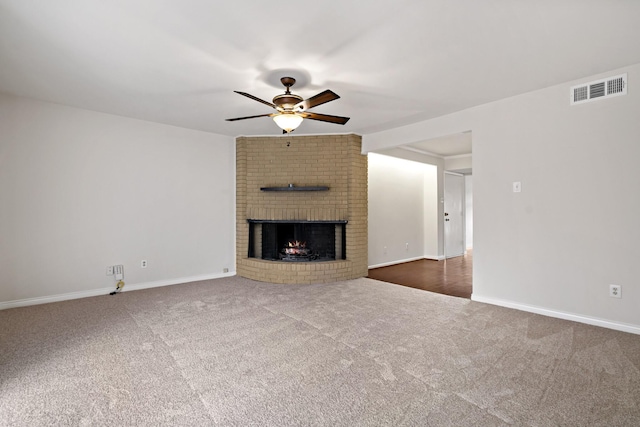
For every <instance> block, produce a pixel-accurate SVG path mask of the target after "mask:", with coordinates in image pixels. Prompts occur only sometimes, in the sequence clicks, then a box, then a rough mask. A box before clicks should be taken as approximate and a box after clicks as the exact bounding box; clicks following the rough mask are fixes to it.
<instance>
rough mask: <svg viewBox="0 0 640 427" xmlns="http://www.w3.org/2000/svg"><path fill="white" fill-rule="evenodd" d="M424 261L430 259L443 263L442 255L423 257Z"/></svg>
mask: <svg viewBox="0 0 640 427" xmlns="http://www.w3.org/2000/svg"><path fill="white" fill-rule="evenodd" d="M424 259H432V260H434V261H444V255H425V256H424Z"/></svg>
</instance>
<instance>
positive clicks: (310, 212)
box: [236, 134, 367, 284]
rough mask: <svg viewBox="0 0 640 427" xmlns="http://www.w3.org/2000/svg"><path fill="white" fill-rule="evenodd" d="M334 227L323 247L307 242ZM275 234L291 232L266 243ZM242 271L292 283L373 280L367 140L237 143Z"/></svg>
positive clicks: (239, 270)
mask: <svg viewBox="0 0 640 427" xmlns="http://www.w3.org/2000/svg"><path fill="white" fill-rule="evenodd" d="M327 225H329V226H330V227H332V228H330V230H333V231H330V232H329V238H327V237H323V238H321V239H320V240H321V241H322V244H320V243H316V247H313V246H312V244H310V243H307V242H306V239H307V238H310V237H311V236H312V235H314V234H318V231H316V230H320V229H326V227H327ZM268 230H284V231H279V232H276V234H275V235H274V236H275V237H267V238H266V239H267V240H269V241H267V242H264V241H263V236H267V235H268V233H266V232H267V231H268ZM306 230H312V231H309V232H307V231H306ZM287 233H289V234H287ZM331 233H335V235H331ZM325 234H327V233H325ZM306 235H308V236H309V237H305V238H304V240H305V241H304V242H302V241H299V240H302V238H299V237H297V236H306ZM278 236H284V237H278ZM282 239H284V240H282ZM271 240H273V242H271ZM281 240H282V241H281ZM282 242H285V243H284V244H283V243H282ZM327 242H330V243H331V245H333V249H331V247H329V248H328V249H327V248H325V246H327ZM303 243H304V244H303ZM274 245H276V246H274ZM297 245H300V246H297ZM307 245H308V246H307ZM284 247H287V248H289V249H286V250H285V248H284ZM320 247H321V248H320ZM285 252H286V253H285ZM298 254H302V255H304V256H298ZM236 271H237V274H238V275H239V276H243V277H247V278H250V279H254V280H260V281H265V282H273V283H292V284H293V283H324V282H334V281H338V280H346V279H353V278H357V277H364V276H366V275H367V157H366V156H363V155H362V154H361V137H360V136H358V135H353V134H349V135H322V136H294V137H292V136H288V135H284V136H278V137H239V138H237V139H236Z"/></svg>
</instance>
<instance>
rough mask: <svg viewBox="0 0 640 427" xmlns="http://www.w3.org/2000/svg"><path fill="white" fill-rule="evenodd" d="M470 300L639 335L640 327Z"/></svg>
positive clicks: (494, 301) (483, 299)
mask: <svg viewBox="0 0 640 427" xmlns="http://www.w3.org/2000/svg"><path fill="white" fill-rule="evenodd" d="M471 300H472V301H476V302H483V303H486V304H492V305H498V306H501V307H507V308H514V309H516V310H521V311H527V312H529V313H535V314H541V315H543V316H549V317H556V318H558V319H564V320H571V321H574V322H579V323H586V324H587V325H593V326H600V327H603V328H608V329H615V330H616V331H622V332H629V333H631V334H636V335H640V326H638V325H631V324H628V323H622V322H614V321H611V320H605V319H599V318H597V317H589V316H583V315H580V314H574V313H567V312H564V311H557V310H550V309H548V308H543V307H537V306H534V305H528V304H522V303H518V302H513V301H507V300H501V299H497V298H487V297H482V296H478V295H475V294H471Z"/></svg>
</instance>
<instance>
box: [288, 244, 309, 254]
mask: <svg viewBox="0 0 640 427" xmlns="http://www.w3.org/2000/svg"><path fill="white" fill-rule="evenodd" d="M284 253H285V254H287V255H307V254H308V253H309V249H307V242H301V241H300V240H294V241H291V242H289V243H287V246H286V247H285V248H284Z"/></svg>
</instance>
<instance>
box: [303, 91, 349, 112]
mask: <svg viewBox="0 0 640 427" xmlns="http://www.w3.org/2000/svg"><path fill="white" fill-rule="evenodd" d="M338 98H340V96H338V95H337V94H336V93H334V92H332V91H330V90H329V89H327V90H325V91H324V92H320V93H319V94H317V95H315V96H312V97H311V98H309V99H305V100H304V101H300V102H298V103H297V104H296V105H294V106H293V110H294V111H306V110H308V109H310V108H313V107H317V106H318V105H321V104H324V103H326V102H329V101H333V100H336V99H338Z"/></svg>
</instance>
